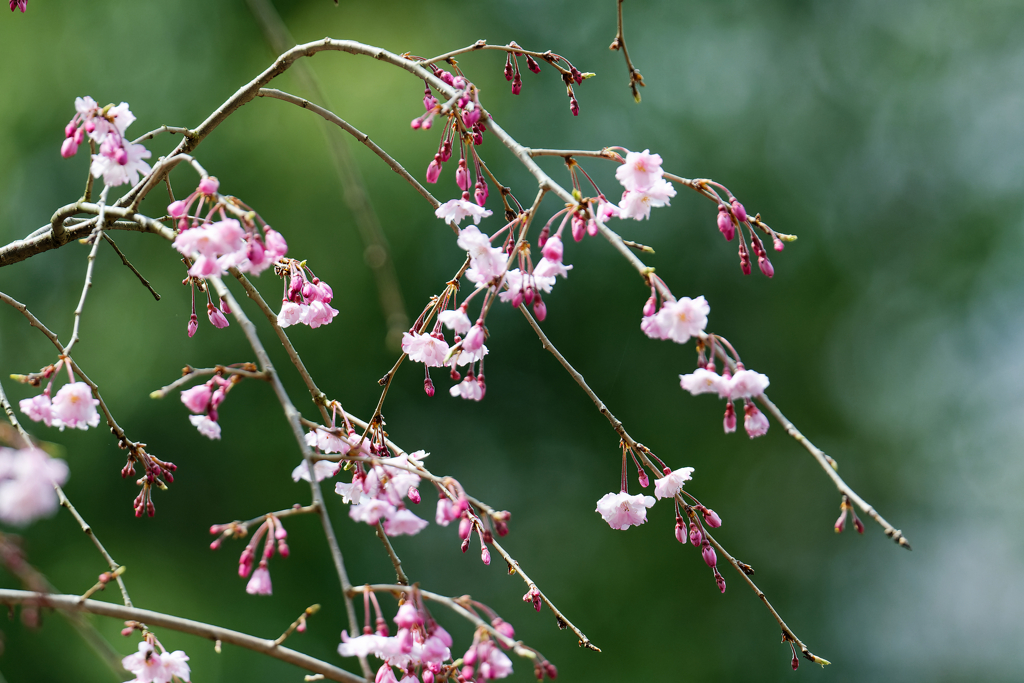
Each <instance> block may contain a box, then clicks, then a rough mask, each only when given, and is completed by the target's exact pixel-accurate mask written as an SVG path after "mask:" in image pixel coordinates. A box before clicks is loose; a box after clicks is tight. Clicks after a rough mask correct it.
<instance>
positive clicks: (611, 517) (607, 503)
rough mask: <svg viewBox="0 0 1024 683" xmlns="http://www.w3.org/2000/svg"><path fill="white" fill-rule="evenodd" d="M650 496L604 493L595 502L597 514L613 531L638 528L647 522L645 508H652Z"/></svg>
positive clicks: (652, 499) (652, 501)
mask: <svg viewBox="0 0 1024 683" xmlns="http://www.w3.org/2000/svg"><path fill="white" fill-rule="evenodd" d="M654 503H655V500H654V498H653V497H652V496H645V495H643V494H637V495H635V496H631V495H629V493H627V492H626V491H622V492H621V493H606V494H604V495H603V496H601V499H600V500H599V501H597V512H600V513H601V516H602V517H604V521H606V522H608V526H610V527H611V528H613V529H619V530H620V531H621V530H625V529H628V528H629V527H631V526H639V525H641V524H643V523H644V522H646V521H647V508H649V507H651V506H653V505H654Z"/></svg>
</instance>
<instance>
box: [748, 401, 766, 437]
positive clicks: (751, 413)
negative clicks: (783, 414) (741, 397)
mask: <svg viewBox="0 0 1024 683" xmlns="http://www.w3.org/2000/svg"><path fill="white" fill-rule="evenodd" d="M743 428H744V429H746V430H747V436H749V437H750V438H751V439H754V438H756V437H759V436H764V435H765V434H767V433H768V418H767V417H765V414H764V413H762V412H761V411H760V410H758V409H757V407H756V406H755V405H754V404H753V403H748V404H747V405H746V406H744V408H743Z"/></svg>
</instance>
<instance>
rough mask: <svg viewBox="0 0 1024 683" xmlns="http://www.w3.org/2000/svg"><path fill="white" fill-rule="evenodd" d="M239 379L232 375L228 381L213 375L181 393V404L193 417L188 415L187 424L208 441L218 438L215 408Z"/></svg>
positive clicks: (218, 430)
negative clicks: (206, 380)
mask: <svg viewBox="0 0 1024 683" xmlns="http://www.w3.org/2000/svg"><path fill="white" fill-rule="evenodd" d="M240 379H241V377H239V376H238V375H232V376H231V377H230V379H224V378H223V377H221V376H220V375H214V376H213V377H211V378H210V380H209V381H208V382H205V383H203V384H197V385H196V386H194V387H192V388H191V389H186V390H184V391H182V392H181V402H182V403H184V404H185V407H186V408H188V409H189V410H191V411H192V412H193V413H195V415H189V416H188V419H189V422H191V423H192V426H193V427H195V428H196V429H198V430H199V433H200V434H202V435H203V436H205V437H206V438H208V439H219V438H220V425H219V424H218V423H217V407H218V406H220V404H221V403H223V402H224V399H225V398H227V395H228V392H229V391H230V390H231V387H232V386H234V384H236V383H237V382H238V381H239V380H240Z"/></svg>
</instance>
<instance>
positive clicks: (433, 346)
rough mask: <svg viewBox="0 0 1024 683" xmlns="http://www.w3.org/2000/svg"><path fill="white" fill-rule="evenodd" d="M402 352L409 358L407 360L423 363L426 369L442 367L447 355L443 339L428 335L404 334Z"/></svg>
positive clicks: (446, 346)
mask: <svg viewBox="0 0 1024 683" xmlns="http://www.w3.org/2000/svg"><path fill="white" fill-rule="evenodd" d="M402 351H404V352H405V353H406V354H407V355H408V356H409V360H412V361H416V362H417V363H423V364H424V365H426V366H427V367H428V368H439V367H442V366H443V365H444V359H445V356H447V355H448V344H447V343H445V341H444V339H439V338H437V337H435V336H433V335H430V334H411V333H409V332H406V333H405V334H403V335H402Z"/></svg>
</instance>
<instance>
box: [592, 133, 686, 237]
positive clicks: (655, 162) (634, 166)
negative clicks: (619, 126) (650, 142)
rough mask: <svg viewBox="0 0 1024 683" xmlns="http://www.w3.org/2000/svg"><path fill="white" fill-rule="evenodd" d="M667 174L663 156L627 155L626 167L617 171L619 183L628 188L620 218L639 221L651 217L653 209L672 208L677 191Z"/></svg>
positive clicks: (616, 175) (620, 204) (648, 154)
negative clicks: (672, 199)
mask: <svg viewBox="0 0 1024 683" xmlns="http://www.w3.org/2000/svg"><path fill="white" fill-rule="evenodd" d="M663 173H664V172H663V171H662V169H661V155H659V154H651V153H650V150H647V149H645V150H644V151H643V152H627V153H626V160H625V163H624V164H622V165H621V166H619V167H618V168H617V169H615V178H616V180H618V181H619V183H621V184H622V187H623V188H625V192H623V193H622V199H621V200H620V201H619V206H618V214H617V215H618V217H619V218H623V219H625V218H632V219H634V220H638V221H639V220H643V219H644V218H650V217H651V208H654V207H659V206H668V205H669V199H671V198H672V197H675V196H676V190H675V188H674V187H672V184H671V183H670V182H668V181H667V180H665V179H664V178H663V177H662V175H663ZM605 220H607V219H605Z"/></svg>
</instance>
